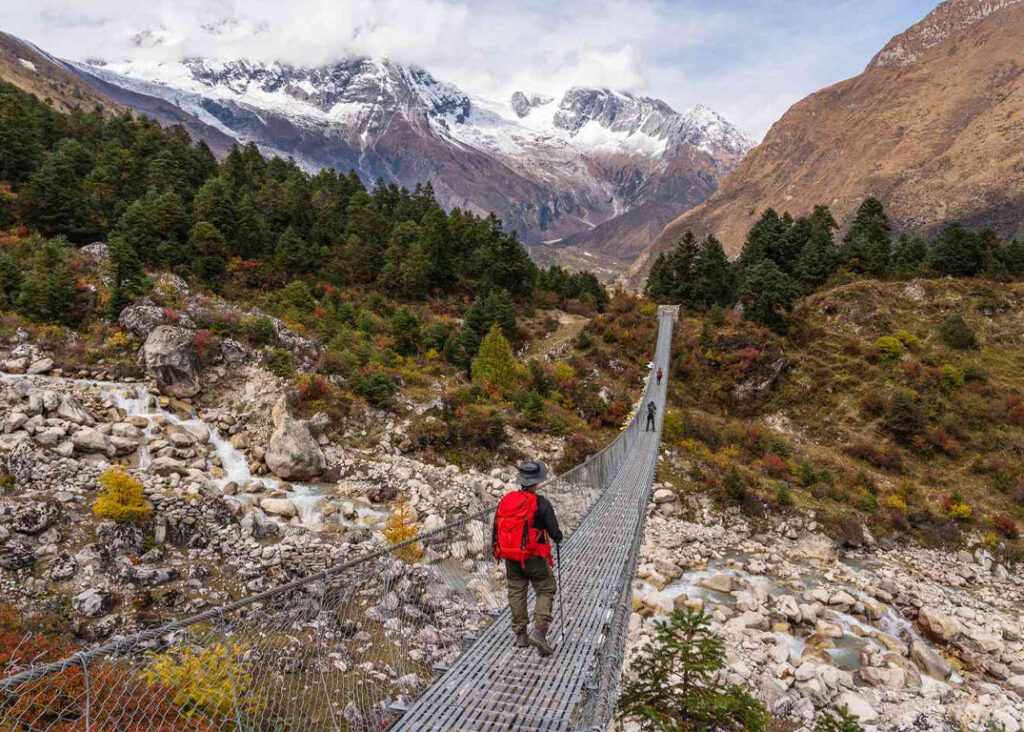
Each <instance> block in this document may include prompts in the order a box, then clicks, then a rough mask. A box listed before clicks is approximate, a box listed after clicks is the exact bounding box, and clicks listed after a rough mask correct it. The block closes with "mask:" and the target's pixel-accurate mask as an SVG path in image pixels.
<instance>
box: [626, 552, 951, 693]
mask: <svg viewBox="0 0 1024 732" xmlns="http://www.w3.org/2000/svg"><path fill="white" fill-rule="evenodd" d="M743 559H744V556H743V555H742V554H737V553H728V554H726V555H725V558H724V559H722V560H710V561H709V562H708V564H707V568H706V569H702V570H691V571H689V572H685V573H683V575H682V576H681V577H680V578H679V579H677V580H675V581H674V582H671V583H669V584H668V585H667V586H666V587H665V589H664V590H663V594H664V595H666V596H668V597H669V598H671V599H672V600H675V599H676V598H677V597H680V596H683V595H685V596H686V597H689V598H700V599H702V600H703V601H704V603H705V605H706V606H712V607H713V606H714V605H726V606H729V607H734V606H735V605H736V603H737V597H736V592H735V591H734V592H720V591H717V590H712V589H709V588H706V587H702V586H701V584H700V583H701V581H702V580H705V579H707V578H709V577H712V576H716V575H720V574H728V575H732V577H733V578H734V580H735V582H734V585H735V589H736V590H743V589H750V588H751V586H752V585H753V584H759V583H760V584H765V583H767V585H768V588H767V589H768V596H769V598H772V597H778V596H780V595H784V594H792V595H793V596H794V598H796V599H797V600H798V601H801V602H802V599H801V595H802V594H803V591H805V590H810V589H814V588H816V587H819V586H821V585H822V584H823V582H824V581H825V576H824V574H822V572H821V571H820V569H819V568H813V567H807V571H806V572H802V573H801V575H800V579H799V582H798V583H797V584H798V585H799V587H800V589H795V588H788V587H785V586H783V585H782V581H781V580H779V579H778V578H775V577H771V576H769V575H760V574H751V573H749V572H746V571H744V570H743V569H740V568H739V567H736V566H730V565H731V564H732V563H738V562H740V561H742V560H743ZM726 562H729V563H730V564H726ZM843 565H845V567H844V568H845V569H846V570H847V572H848V573H849V574H851V575H853V576H856V575H857V574H858V573H859V572H861V571H865V570H867V569H868V568H869V567H871V568H873V567H874V565H873V564H871V565H868V564H866V563H861V562H851V561H846V560H844V561H843ZM641 584H646V583H641ZM841 585H842V588H843V589H845V590H846V591H847V592H848V593H849V594H850V595H852V596H853V597H855V598H856V599H858V600H861V601H864V600H868V601H870V603H871V604H873V605H881V607H882V608H883V611H882V617H881V618H879V619H877V620H872V619H869V620H867V621H865V620H861V619H859V618H857V617H854V616H853V615H850V614H848V613H844V612H840V611H838V610H836V609H834V608H830V607H826V608H825V609H823V610H822V611H821V612H820V613H819V616H818V618H819V621H820V622H825V623H829V624H831V625H833V626H836V627H838V628H839V629H840V630H841V631H842V636H841V637H839V638H831V639H829V640H830V643H829V644H826V645H827V646H830V647H822V648H820V652H823V653H825V654H827V655H828V656H829V657H830V658H831V659H832V662H833V664H834V665H835V666H837V667H839V668H842V669H845V670H847V671H856V670H857V669H859V668H860V666H861V660H862V655H863V654H865V653H868V654H870V653H878V652H885V651H887V650H888V648H887V647H886V646H885V644H884V643H882V642H881V641H880V640H878V639H877V635H878V633H880V632H881V633H885V634H886V635H889V636H892V637H894V638H897V639H899V640H900V641H902V642H903V643H906V644H908V645H909V644H910V643H911V642H913V641H915V640H917V641H922V642H924V643H925V644H927V645H929V646H930V645H931V644H929V643H928V642H927V641H926V640H925V639H924V638H923V637H922V636H921V634H920V633H918V631H917V629H916V628H915V627H914V625H913V623H911V622H910V621H909V620H907V619H906V618H905V617H903V616H902V615H901V614H900V613H899V612H898V611H897V610H896V609H895V608H893V607H891V606H889V605H886V604H884V603H880V602H879V601H877V600H875V599H874V598H872V597H870V596H869V595H867V594H866V593H865V592H863V591H861V590H859V589H857V588H856V587H853V586H851V585H848V584H846V583H841ZM647 586H648V587H650V586H649V585H647ZM651 589H653V588H651ZM814 633H815V630H814V629H813V628H806V627H804V628H802V627H800V626H796V627H794V628H793V632H792V633H789V632H783V631H775V632H774V633H773V634H774V636H775V638H776V639H777V641H778V643H779V644H785V645H786V646H787V647H788V649H789V662H790V664H792V665H794V666H798V665H799V664H800V663H801V659H802V658H803V656H804V654H805V652H807V650H808V639H809V638H810V636H811V635H813V634H814ZM948 682H949V683H952V684H959V683H961V682H962V679H961V677H960V676H959V675H957V674H956V673H955V672H954V674H953V676H952V677H951V678H950V679H948Z"/></svg>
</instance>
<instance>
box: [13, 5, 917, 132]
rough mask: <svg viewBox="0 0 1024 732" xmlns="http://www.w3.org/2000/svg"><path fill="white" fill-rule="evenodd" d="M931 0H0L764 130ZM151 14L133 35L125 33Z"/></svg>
mask: <svg viewBox="0 0 1024 732" xmlns="http://www.w3.org/2000/svg"><path fill="white" fill-rule="evenodd" d="M936 1H937V0H827V1H825V0H661V1H655V0H626V1H623V0H563V1H562V2H557V1H556V0H513V1H512V2H510V1H509V0H149V1H148V2H147V0H88V1H87V2H82V1H81V0H2V2H0V30H4V31H7V32H9V33H13V34H15V35H18V36H21V37H23V38H25V39H27V40H30V41H33V42H34V43H36V44H37V45H38V46H40V47H42V48H43V49H44V50H47V51H50V52H51V53H53V54H55V55H58V56H61V57H64V58H71V59H85V58H95V59H105V60H117V59H119V58H128V57H137V56H139V55H143V54H145V55H152V56H157V57H161V58H180V57H183V56H190V55H191V56H194V55H203V56H210V57H217V58H225V59H226V58H239V57H247V58H254V59H261V60H268V61H269V60H280V61H287V62H291V63H296V64H315V63H322V62H326V61H330V60H333V59H337V58H341V57H344V56H347V55H356V54H358V55H372V56H388V57H390V58H392V59H394V60H396V61H401V62H404V63H413V64H418V65H420V66H423V67H424V68H426V69H428V70H429V71H430V72H431V73H433V74H434V76H436V77H438V78H440V79H443V80H446V81H450V82H452V83H455V84H457V85H459V86H461V87H462V88H463V89H464V90H466V91H469V92H476V93H480V94H486V95H491V96H499V95H501V96H503V95H506V94H510V93H511V92H512V91H514V90H516V89H522V90H524V91H527V92H541V93H552V94H554V93H559V92H560V91H562V90H564V88H566V87H567V86H570V85H590V86H608V87H613V88H618V89H624V90H628V91H633V92H638V93H644V94H649V95H651V96H656V97H659V98H661V99H664V100H665V101H667V102H668V103H669V104H670V105H672V106H673V107H675V108H676V109H679V110H682V109H685V108H686V107H689V106H691V105H693V104H697V103H704V104H707V105H708V106H710V107H712V108H713V109H715V110H717V111H719V112H720V113H722V114H723V115H724V116H725V117H727V118H728V119H729V120H730V121H732V122H734V123H735V124H737V125H739V126H740V127H741V128H742V129H744V130H745V131H746V132H747V133H749V134H750V135H752V136H753V137H755V138H758V139H760V138H761V137H762V136H763V135H764V133H765V132H766V131H767V130H768V128H769V127H770V126H771V124H772V123H773V122H774V121H775V120H777V119H778V118H779V116H781V114H782V113H783V112H785V110H786V109H787V108H788V107H789V106H790V105H791V104H792V103H793V102H795V101H797V100H799V99H801V98H802V97H804V96H806V95H807V94H809V93H810V92H812V91H814V90H816V89H819V88H821V87H823V86H827V85H828V84H831V83H834V82H836V81H839V80H841V79H844V78H847V77H850V76H853V75H855V74H857V73H859V72H860V71H861V70H862V69H863V68H864V66H865V65H866V64H867V62H868V61H869V60H870V58H871V57H872V56H873V55H874V54H875V52H876V51H878V50H879V49H880V48H881V47H882V46H883V45H884V44H885V43H886V42H887V41H888V40H889V38H891V37H892V36H893V35H895V34H896V33H899V32H900V31H902V30H904V29H905V28H907V27H908V26H910V25H912V24H913V23H915V22H917V21H918V20H920V19H921V18H922V17H924V15H926V14H927V13H928V12H929V11H930V10H931V8H932V7H933V6H934V5H935V2H936ZM224 19H231V20H232V21H233V22H232V23H229V24H224V23H223V21H224ZM203 26H207V29H206V30H204V29H203ZM209 28H215V31H213V32H211V31H210V30H209ZM147 29H148V30H150V31H151V32H150V34H149V36H148V38H149V40H148V41H147V42H146V43H145V44H144V46H147V47H143V48H139V47H138V46H137V45H136V44H135V43H133V38H136V39H137V38H138V34H139V33H140V31H145V30H147ZM154 39H159V40H160V42H159V43H154V42H153V40H154Z"/></svg>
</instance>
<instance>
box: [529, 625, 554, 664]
mask: <svg viewBox="0 0 1024 732" xmlns="http://www.w3.org/2000/svg"><path fill="white" fill-rule="evenodd" d="M530 645H531V646H533V647H534V648H536V649H537V653H539V654H540V655H541V656H543V657H547V656H550V655H551V654H552V653H553V652H554V650H555V649H554V648H552V647H551V644H550V643H548V629H547V628H536V629H534V631H533V632H532V633H530Z"/></svg>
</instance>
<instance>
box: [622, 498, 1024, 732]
mask: <svg viewBox="0 0 1024 732" xmlns="http://www.w3.org/2000/svg"><path fill="white" fill-rule="evenodd" d="M655 495H656V502H655V505H654V506H652V511H651V515H650V519H649V523H648V529H647V534H646V537H645V543H644V546H643V553H642V557H641V566H640V570H639V572H638V579H637V586H636V588H635V598H636V601H635V612H634V614H633V615H632V617H631V622H630V630H629V645H630V656H631V657H632V656H633V655H634V654H635V653H636V651H637V649H639V648H640V647H642V645H643V644H644V643H646V642H649V640H650V638H651V635H652V627H653V625H652V624H653V623H654V622H655V621H656V620H657V619H658V618H660V617H664V616H665V615H667V614H668V613H671V611H672V609H673V608H674V607H678V606H681V605H690V606H694V607H700V608H703V609H704V610H705V611H706V612H707V613H708V614H709V615H710V617H711V624H712V629H713V630H714V631H715V632H717V633H720V634H721V635H722V636H723V637H724V639H725V641H726V647H727V651H728V667H727V668H726V669H725V670H724V672H723V673H724V676H725V678H726V679H727V680H728V681H729V682H730V683H737V684H740V685H742V686H744V687H746V688H748V689H749V690H751V691H752V692H753V693H754V694H756V695H757V696H758V697H759V698H760V699H762V700H763V701H764V702H765V704H766V705H767V706H768V708H769V709H770V710H772V711H773V712H774V713H775V714H776V715H777V716H779V717H786V718H790V719H793V720H795V721H798V722H799V723H800V725H801V726H800V728H801V729H810V728H811V726H812V725H813V722H814V720H815V719H816V717H817V715H818V714H819V713H820V712H821V711H822V710H824V709H828V708H835V707H839V706H847V707H848V708H849V709H850V710H851V711H852V712H854V713H856V714H857V715H858V716H859V717H860V718H861V721H862V723H864V724H865V726H866V727H867V728H868V729H877V730H936V731H937V730H985V729H989V728H992V729H999V728H1000V727H1002V728H1005V729H1006V730H1007V731H1008V732H1012V731H1016V730H1019V729H1021V724H1022V721H1024V700H1022V699H1024V696H1022V695H1024V625H1022V620H1024V614H1022V613H1024V604H1022V600H1024V583H1022V579H1024V577H1022V573H1021V572H1020V570H1019V569H1018V568H1015V567H1008V566H1005V565H1004V564H1002V563H999V562H998V561H996V560H995V559H994V558H993V557H992V556H991V555H989V554H988V553H987V552H985V551H982V550H979V551H978V552H976V553H974V554H970V553H967V552H960V553H955V554H954V553H947V552H939V551H932V550H926V549H922V548H919V547H901V548H891V547H890V548H889V550H888V551H885V550H882V549H881V548H880V547H878V546H876V545H875V544H874V542H873V541H871V540H870V533H869V532H866V531H865V536H866V537H867V538H868V542H867V544H866V546H865V547H864V548H862V549H860V550H857V551H852V550H842V549H838V547H837V545H836V544H835V543H834V542H833V541H832V540H830V539H829V538H828V537H826V536H825V535H824V534H823V533H822V532H821V527H820V526H819V525H818V523H817V522H816V521H815V520H814V518H813V517H812V516H809V515H808V516H794V517H788V518H780V517H772V518H769V519H762V520H759V521H758V523H757V525H756V527H755V525H754V524H753V523H752V522H751V521H749V520H748V519H747V518H745V517H744V516H742V515H741V514H740V513H739V512H738V511H730V512H728V513H724V514H723V513H719V512H716V511H714V510H713V509H712V508H711V507H710V506H709V505H708V504H705V503H702V502H701V501H700V500H699V499H697V498H693V499H691V500H690V501H689V503H683V502H681V501H680V499H679V497H678V496H677V494H676V493H675V492H673V491H672V490H669V489H668V488H667V487H665V488H662V489H660V490H659V491H657V492H656V494H655ZM683 515H685V516H687V518H685V519H684V518H682V516H683ZM990 725H994V726H992V727H990Z"/></svg>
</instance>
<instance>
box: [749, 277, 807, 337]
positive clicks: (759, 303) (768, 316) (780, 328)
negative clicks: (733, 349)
mask: <svg viewBox="0 0 1024 732" xmlns="http://www.w3.org/2000/svg"><path fill="white" fill-rule="evenodd" d="M743 288H744V289H743V293H742V296H741V300H742V303H743V315H744V317H746V318H747V319H748V320H753V321H754V322H756V323H761V324H762V325H765V326H767V327H769V328H771V329H772V330H774V331H775V332H776V333H785V332H786V328H787V324H786V317H785V313H786V312H788V311H789V310H790V309H792V306H793V299H794V298H795V297H796V288H795V287H794V286H793V282H792V280H790V279H789V277H788V276H787V275H786V273H785V272H783V271H782V270H781V269H779V267H778V265H776V264H775V262H773V261H771V260H770V259H766V260H765V261H763V262H761V263H760V264H756V265H754V266H753V267H751V268H750V269H748V270H747V271H746V276H745V281H744V285H743Z"/></svg>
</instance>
